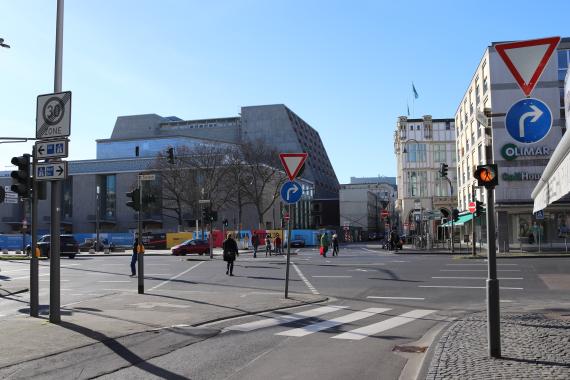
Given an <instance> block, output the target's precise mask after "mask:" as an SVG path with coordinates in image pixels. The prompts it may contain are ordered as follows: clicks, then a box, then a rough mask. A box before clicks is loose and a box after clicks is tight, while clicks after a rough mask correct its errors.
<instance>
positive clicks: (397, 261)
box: [388, 260, 409, 263]
mask: <svg viewBox="0 0 570 380" xmlns="http://www.w3.org/2000/svg"><path fill="white" fill-rule="evenodd" d="M388 262H389V263H409V261H403V260H392V261H388Z"/></svg>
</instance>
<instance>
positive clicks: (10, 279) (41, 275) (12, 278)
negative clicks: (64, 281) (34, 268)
mask: <svg viewBox="0 0 570 380" xmlns="http://www.w3.org/2000/svg"><path fill="white" fill-rule="evenodd" d="M0 273H1V272H0ZM44 276H49V273H46V274H39V275H38V277H44ZM24 278H30V276H29V275H28V276H22V277H9V278H6V279H1V280H0V281H12V280H22V279H24Z"/></svg>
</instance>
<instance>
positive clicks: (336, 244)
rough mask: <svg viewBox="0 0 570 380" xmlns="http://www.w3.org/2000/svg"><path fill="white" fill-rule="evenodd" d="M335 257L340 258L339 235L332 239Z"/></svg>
mask: <svg viewBox="0 0 570 380" xmlns="http://www.w3.org/2000/svg"><path fill="white" fill-rule="evenodd" d="M332 246H333V256H338V235H337V234H334V235H333V237H332Z"/></svg>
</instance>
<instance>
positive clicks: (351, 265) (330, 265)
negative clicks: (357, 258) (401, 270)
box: [323, 263, 386, 267]
mask: <svg viewBox="0 0 570 380" xmlns="http://www.w3.org/2000/svg"><path fill="white" fill-rule="evenodd" d="M367 265H386V263H367V264H323V266H325V267H353V266H357V267H363V266H367Z"/></svg>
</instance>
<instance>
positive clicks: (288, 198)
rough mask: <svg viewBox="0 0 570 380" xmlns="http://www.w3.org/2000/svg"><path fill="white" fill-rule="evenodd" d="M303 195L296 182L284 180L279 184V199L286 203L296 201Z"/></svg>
mask: <svg viewBox="0 0 570 380" xmlns="http://www.w3.org/2000/svg"><path fill="white" fill-rule="evenodd" d="M302 195H303V189H302V188H301V185H299V184H298V183H297V182H295V181H293V182H285V183H284V184H283V186H281V199H283V202H285V203H287V204H293V203H297V202H298V201H299V199H301V196H302Z"/></svg>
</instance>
